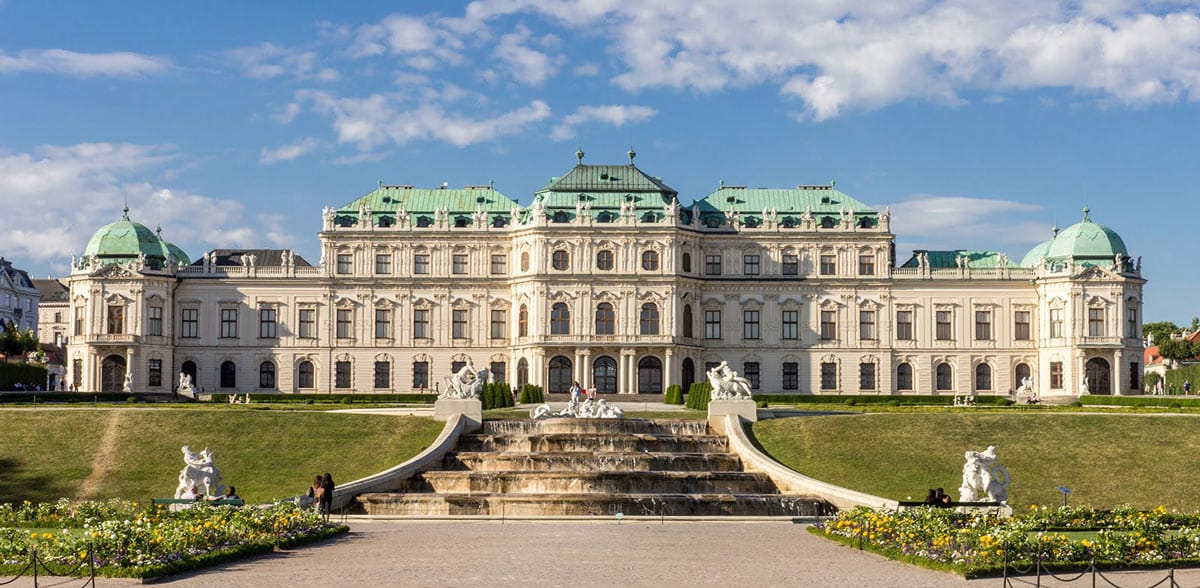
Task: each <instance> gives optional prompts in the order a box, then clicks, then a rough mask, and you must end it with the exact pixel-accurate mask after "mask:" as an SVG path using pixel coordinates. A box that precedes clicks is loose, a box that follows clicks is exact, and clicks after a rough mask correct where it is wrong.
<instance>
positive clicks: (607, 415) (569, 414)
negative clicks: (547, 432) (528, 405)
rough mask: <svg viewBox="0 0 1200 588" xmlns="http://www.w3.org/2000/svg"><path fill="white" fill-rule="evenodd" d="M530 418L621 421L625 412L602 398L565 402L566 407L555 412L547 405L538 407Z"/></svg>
mask: <svg viewBox="0 0 1200 588" xmlns="http://www.w3.org/2000/svg"><path fill="white" fill-rule="evenodd" d="M530 416H531V417H532V418H534V419H546V418H552V417H559V418H573V419H621V418H625V411H623V410H621V407H619V406H611V405H609V404H608V403H607V402H605V400H604V399H603V398H601V399H600V400H598V401H595V402H593V401H592V399H591V398H588V399H587V400H584V401H583V402H579V401H578V400H571V401H569V402H567V406H566V407H565V408H563V409H562V410H559V411H555V410H554V409H552V408H550V405H549V404H542V405H539V406H538V407H537V408H535V409H533V412H531V413H530Z"/></svg>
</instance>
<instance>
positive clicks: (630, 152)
mask: <svg viewBox="0 0 1200 588" xmlns="http://www.w3.org/2000/svg"><path fill="white" fill-rule="evenodd" d="M625 154H626V155H628V156H629V165H633V158H634V157H637V151H634V150H633V145H630V146H629V151H628V152H626V153H625Z"/></svg>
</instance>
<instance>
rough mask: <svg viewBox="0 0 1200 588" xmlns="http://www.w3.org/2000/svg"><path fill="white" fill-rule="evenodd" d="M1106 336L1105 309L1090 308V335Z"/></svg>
mask: <svg viewBox="0 0 1200 588" xmlns="http://www.w3.org/2000/svg"><path fill="white" fill-rule="evenodd" d="M1103 336H1104V309H1103V308H1089V309H1088V337H1103Z"/></svg>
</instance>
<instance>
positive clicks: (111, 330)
mask: <svg viewBox="0 0 1200 588" xmlns="http://www.w3.org/2000/svg"><path fill="white" fill-rule="evenodd" d="M107 326H108V331H107V333H108V334H109V335H120V334H122V333H124V332H125V307H124V306H120V305H113V306H109V307H108V325H107Z"/></svg>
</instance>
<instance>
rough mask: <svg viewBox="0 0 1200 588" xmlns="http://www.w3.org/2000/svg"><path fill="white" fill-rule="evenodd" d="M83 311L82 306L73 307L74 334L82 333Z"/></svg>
mask: <svg viewBox="0 0 1200 588" xmlns="http://www.w3.org/2000/svg"><path fill="white" fill-rule="evenodd" d="M83 313H84V308H83V307H82V306H80V307H76V308H75V334H76V335H82V334H83Z"/></svg>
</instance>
